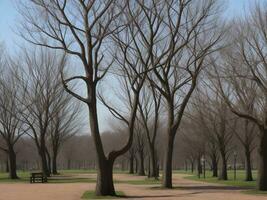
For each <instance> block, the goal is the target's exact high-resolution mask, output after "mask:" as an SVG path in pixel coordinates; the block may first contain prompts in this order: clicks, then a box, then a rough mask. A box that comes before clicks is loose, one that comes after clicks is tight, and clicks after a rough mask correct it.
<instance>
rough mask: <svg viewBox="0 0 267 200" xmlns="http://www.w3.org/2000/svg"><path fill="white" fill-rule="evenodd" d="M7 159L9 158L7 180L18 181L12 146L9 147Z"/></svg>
mask: <svg viewBox="0 0 267 200" xmlns="http://www.w3.org/2000/svg"><path fill="white" fill-rule="evenodd" d="M8 157H9V178H11V179H18V176H17V161H16V153H15V151H14V149H13V147H12V146H11V147H9V150H8Z"/></svg>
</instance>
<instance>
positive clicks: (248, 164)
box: [245, 149, 253, 181]
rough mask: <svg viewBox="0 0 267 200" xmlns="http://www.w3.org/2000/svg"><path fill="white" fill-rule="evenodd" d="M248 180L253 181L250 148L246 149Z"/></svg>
mask: <svg viewBox="0 0 267 200" xmlns="http://www.w3.org/2000/svg"><path fill="white" fill-rule="evenodd" d="M245 154H246V181H253V177H252V167H251V159H250V150H249V149H246V153H245Z"/></svg>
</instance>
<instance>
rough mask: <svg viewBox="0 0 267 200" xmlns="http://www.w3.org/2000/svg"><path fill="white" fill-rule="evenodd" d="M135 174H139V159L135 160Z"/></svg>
mask: <svg viewBox="0 0 267 200" xmlns="http://www.w3.org/2000/svg"><path fill="white" fill-rule="evenodd" d="M135 173H136V174H137V173H138V159H137V158H135Z"/></svg>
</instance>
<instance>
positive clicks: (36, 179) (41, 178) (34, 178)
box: [30, 172, 47, 183]
mask: <svg viewBox="0 0 267 200" xmlns="http://www.w3.org/2000/svg"><path fill="white" fill-rule="evenodd" d="M30 182H31V183H46V182H47V177H46V176H45V175H44V174H43V173H42V172H34V173H31V177H30Z"/></svg>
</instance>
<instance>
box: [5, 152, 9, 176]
mask: <svg viewBox="0 0 267 200" xmlns="http://www.w3.org/2000/svg"><path fill="white" fill-rule="evenodd" d="M7 156H8V155H7ZM8 160H9V158H8V157H7V158H6V173H9V163H8V162H9V161H8Z"/></svg>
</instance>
